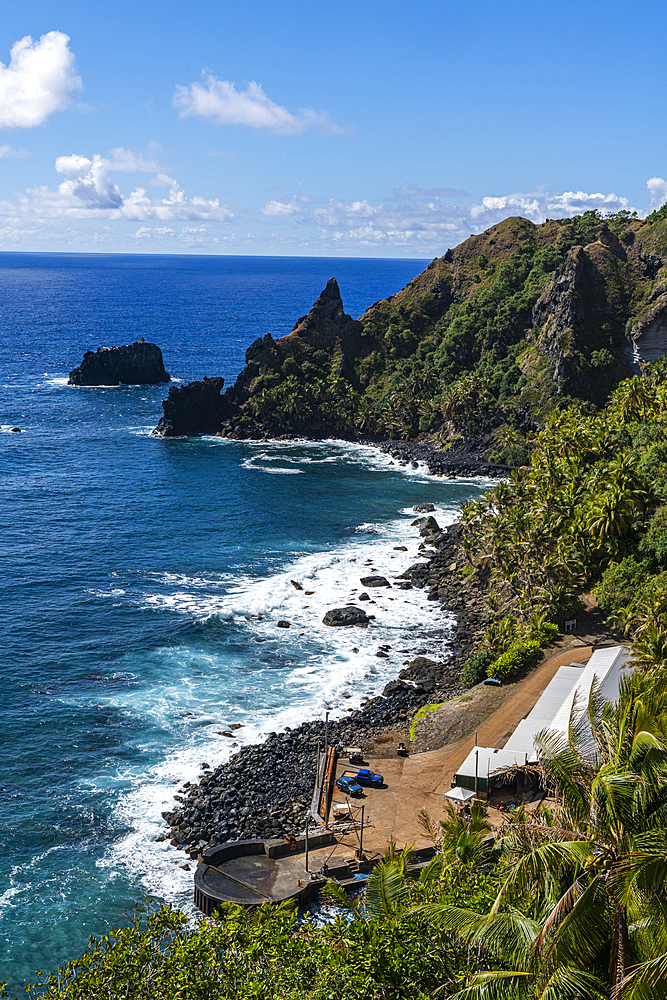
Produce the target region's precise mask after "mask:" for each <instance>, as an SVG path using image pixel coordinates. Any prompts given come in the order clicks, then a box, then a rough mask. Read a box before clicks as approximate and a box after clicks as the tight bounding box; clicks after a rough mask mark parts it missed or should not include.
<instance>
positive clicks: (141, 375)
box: [68, 338, 171, 385]
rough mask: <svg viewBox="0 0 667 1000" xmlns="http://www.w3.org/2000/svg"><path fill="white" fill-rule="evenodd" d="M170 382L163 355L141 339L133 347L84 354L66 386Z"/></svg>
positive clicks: (124, 345)
mask: <svg viewBox="0 0 667 1000" xmlns="http://www.w3.org/2000/svg"><path fill="white" fill-rule="evenodd" d="M170 380H171V376H170V375H169V372H167V371H165V367H164V362H163V360H162V351H161V350H160V348H159V347H158V346H157V344H149V343H148V341H146V340H144V339H143V338H142V339H141V340H137V341H135V343H133V344H121V345H120V346H119V347H98V348H97V350H96V351H86V353H85V354H84V356H83V361H82V362H81V364H80V365H78V366H77V367H76V368H74V369H73V371H71V372H70V373H69V380H68V385H120V384H123V385H154V384H156V383H158V382H169V381H170Z"/></svg>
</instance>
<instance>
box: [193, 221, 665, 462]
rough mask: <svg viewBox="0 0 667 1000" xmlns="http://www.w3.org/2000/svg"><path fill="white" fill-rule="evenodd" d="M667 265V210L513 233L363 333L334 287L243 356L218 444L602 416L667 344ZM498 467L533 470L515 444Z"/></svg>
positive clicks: (444, 273)
mask: <svg viewBox="0 0 667 1000" xmlns="http://www.w3.org/2000/svg"><path fill="white" fill-rule="evenodd" d="M666 261H667V213H665V210H664V209H660V210H659V211H658V212H654V213H653V215H651V216H649V218H648V219H646V220H641V219H638V218H637V217H636V215H634V214H630V213H629V212H619V213H617V214H615V215H608V216H604V217H602V216H601V215H599V214H598V213H597V212H595V211H589V212H586V213H584V214H583V215H581V216H578V217H576V218H574V219H561V220H558V221H553V220H549V221H547V222H545V223H543V224H541V225H535V224H533V223H532V222H530V221H528V220H527V219H523V218H510V219H506V220H505V221H504V222H502V223H499V224H498V225H496V226H493V227H492V228H491V229H489V230H487V231H486V232H484V233H482V234H481V235H479V236H471V237H470V238H469V239H468V240H466V241H465V242H464V243H462V244H461V245H460V246H458V247H456V248H455V249H453V250H448V251H447V253H446V254H445V255H444V256H443V257H439V258H436V259H435V260H434V261H432V263H431V264H429V266H428V267H427V268H426V270H425V271H423V272H422V273H421V274H420V275H418V276H417V277H416V278H415V279H414V280H413V281H411V282H410V283H409V284H408V285H407V286H406V287H405V288H403V289H402V290H401V291H399V292H397V293H396V294H395V295H392V296H390V297H389V298H387V299H384V300H382V301H380V302H376V303H375V304H374V305H372V306H371V307H370V308H369V309H367V310H366V312H365V313H364V314H363V315H362V316H361V317H360V318H359V319H358V320H354V319H352V318H351V317H350V316H348V315H346V314H345V312H344V309H343V302H342V299H341V296H340V292H339V289H338V285H337V283H336V282H335V280H334V279H331V281H330V282H329V283H328V285H327V287H326V288H325V290H324V291H323V293H322V295H321V296H320V298H319V299H318V300H317V302H316V303H315V305H314V306H313V309H312V310H311V312H310V313H309V314H308V315H307V316H304V317H302V318H301V319H299V320H298V321H297V323H296V324H295V326H294V329H293V331H292V333H291V334H289V335H288V336H286V337H281V338H279V339H277V340H274V339H273V337H272V336H271V334H270V333H267V334H266V335H265V336H264V337H260V338H258V339H257V340H256V341H255V342H254V343H253V344H252V345H251V346H250V347H249V348H248V351H247V353H246V367H245V368H244V369H243V371H242V372H241V373H240V375H239V377H238V379H237V380H236V383H235V385H234V386H232V387H230V388H229V389H227V391H226V393H225V394H224V397H223V401H222V403H221V405H220V406H219V407H218V409H217V410H216V413H215V415H214V418H213V423H216V425H217V426H216V427H215V428H213V427H212V426H211V427H209V428H208V430H209V432H210V431H214V430H216V429H217V430H219V429H220V428H221V427H222V428H223V433H226V434H230V435H231V436H245V435H247V434H256V433H260V432H261V433H268V434H279V433H301V434H304V433H305V434H309V435H313V434H315V435H325V434H343V435H346V436H353V437H354V436H359V435H376V436H389V437H393V438H415V437H416V436H418V435H420V434H421V435H427V436H429V437H430V438H431V439H432V440H434V441H435V442H437V443H440V444H448V443H451V442H452V441H453V440H456V439H457V437H460V436H461V435H462V434H467V435H473V436H474V435H476V434H480V433H485V432H486V433H493V432H498V430H499V429H501V428H505V429H507V428H510V429H511V428H518V429H519V430H523V431H525V430H527V429H530V428H531V427H537V426H541V425H542V424H543V423H544V420H545V419H546V417H547V416H548V414H549V413H550V412H552V411H553V410H554V409H564V408H567V406H568V405H570V404H571V403H572V402H574V401H575V400H583V401H586V402H587V403H588V404H590V405H591V406H593V407H600V406H602V405H604V403H605V402H606V400H607V399H608V397H609V394H610V392H611V391H613V389H614V388H615V387H616V386H617V385H618V384H619V383H620V382H621V381H622V380H623V379H625V378H627V377H629V376H631V375H632V374H633V372H637V371H638V370H639V364H640V363H642V362H644V361H650V360H654V356H657V354H656V352H657V353H660V352H661V350H662V349H663V347H664V346H665V345H666V344H667V291H666V289H667V267H666V266H665V262H666ZM663 341H664V343H663ZM633 366H634V368H633ZM496 452H497V457H498V460H501V459H502V460H503V461H504V462H505V463H506V464H520V461H521V460H522V458H523V455H522V453H521V451H517V450H516V449H515V448H514V447H513V445H512V442H511V440H510V441H509V443H507V442H506V441H505V442H500V444H499V448H497V449H496Z"/></svg>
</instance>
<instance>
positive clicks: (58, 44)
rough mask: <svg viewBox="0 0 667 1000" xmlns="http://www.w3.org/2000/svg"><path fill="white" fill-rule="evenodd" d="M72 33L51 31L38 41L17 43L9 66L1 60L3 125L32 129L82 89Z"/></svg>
mask: <svg viewBox="0 0 667 1000" xmlns="http://www.w3.org/2000/svg"><path fill="white" fill-rule="evenodd" d="M81 89H82V84H81V77H79V76H77V73H76V66H75V62H74V54H73V53H72V52H71V51H70V49H69V36H68V35H65V34H63V32H62V31H49V32H48V33H47V34H46V35H42V37H41V38H40V39H39V41H38V42H36V41H34V39H33V38H31V37H30V35H26V36H25V38H21V39H20V40H19V41H18V42H15V43H14V45H13V46H12V49H11V61H10V63H9V65H8V66H5V64H4V63H0V128H32V127H33V126H34V125H41V124H42V123H43V122H44V121H46V119H47V118H48V117H49V115H51V114H53V112H54V111H62V110H63V109H64V108H66V107H67V106H68V105H69V103H70V101H71V99H72V97H73V95H74V93H75V91H77V90H81Z"/></svg>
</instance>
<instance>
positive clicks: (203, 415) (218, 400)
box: [155, 378, 231, 437]
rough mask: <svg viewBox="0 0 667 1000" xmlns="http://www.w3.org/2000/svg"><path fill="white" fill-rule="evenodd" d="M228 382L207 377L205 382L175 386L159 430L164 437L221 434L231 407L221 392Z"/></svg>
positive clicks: (157, 430) (167, 399)
mask: <svg viewBox="0 0 667 1000" xmlns="http://www.w3.org/2000/svg"><path fill="white" fill-rule="evenodd" d="M224 384H225V380H224V378H204V380H203V382H188V384H187V385H181V386H177V385H174V386H172V387H171V389H170V390H169V395H168V396H167V398H166V399H165V400H164V402H163V403H162V409H163V410H164V416H162V417H161V418H160V422H159V423H158V425H157V427H156V428H155V433H156V434H161V435H162V437H182V436H183V435H185V434H215V433H217V432H218V431H219V430H220V426H221V424H222V422H223V420H225V419H226V418H227V417H228V416H229V413H230V409H231V408H230V405H229V403H228V401H227V400H226V399H225V398H224V396H221V395H220V393H221V392H222V387H223V386H224Z"/></svg>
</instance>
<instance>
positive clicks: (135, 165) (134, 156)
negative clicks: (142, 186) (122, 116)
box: [109, 143, 162, 174]
mask: <svg viewBox="0 0 667 1000" xmlns="http://www.w3.org/2000/svg"><path fill="white" fill-rule="evenodd" d="M150 150H151V154H154V153H157V152H159V151H160V147H159V146H158V144H157V143H151V146H150ZM109 169H110V170H114V171H116V173H125V174H158V173H160V171H161V170H162V167H161V166H160V164H159V163H158V162H157V161H156V160H155V159H153V158H152V156H146V154H145V153H134V152H133V151H132V150H131V149H123V147H122V146H118V147H117V148H116V149H112V150H111V160H110V163H109Z"/></svg>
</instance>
